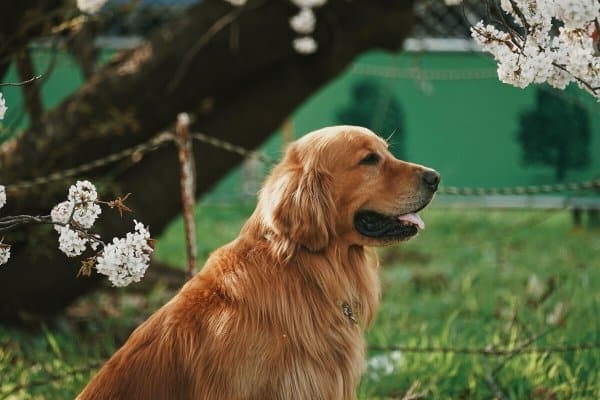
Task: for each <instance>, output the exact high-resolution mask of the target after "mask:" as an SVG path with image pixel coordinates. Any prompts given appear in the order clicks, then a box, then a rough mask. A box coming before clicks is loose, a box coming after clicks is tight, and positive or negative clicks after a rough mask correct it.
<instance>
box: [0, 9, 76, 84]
mask: <svg viewBox="0 0 600 400" xmlns="http://www.w3.org/2000/svg"><path fill="white" fill-rule="evenodd" d="M69 7H71V9H73V5H72V4H71V5H69V4H68V3H66V2H65V0H19V1H0V82H1V81H2V79H3V78H4V75H5V74H6V71H8V67H9V66H10V63H11V61H12V58H13V56H14V55H15V53H17V52H18V51H19V50H20V49H22V48H24V47H25V46H26V45H27V44H28V43H29V41H30V40H31V39H32V38H35V37H39V36H43V35H47V34H48V33H49V32H50V30H51V29H52V27H53V26H55V25H56V24H58V23H59V22H60V21H62V19H63V16H64V15H65V12H66V10H67V9H68V8H69Z"/></svg>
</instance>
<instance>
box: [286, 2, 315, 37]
mask: <svg viewBox="0 0 600 400" xmlns="http://www.w3.org/2000/svg"><path fill="white" fill-rule="evenodd" d="M315 20H316V19H315V13H314V12H313V10H311V9H310V8H303V9H301V10H300V12H298V14H296V15H294V16H293V17H292V18H290V26H291V27H292V29H293V30H294V31H295V32H296V33H300V34H302V35H308V34H309V33H313V31H314V30H315Z"/></svg>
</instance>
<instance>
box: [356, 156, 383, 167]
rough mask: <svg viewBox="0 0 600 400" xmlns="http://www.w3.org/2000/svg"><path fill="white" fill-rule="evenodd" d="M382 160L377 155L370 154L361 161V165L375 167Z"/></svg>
mask: <svg viewBox="0 0 600 400" xmlns="http://www.w3.org/2000/svg"><path fill="white" fill-rule="evenodd" d="M380 159H381V158H380V157H379V154H377V153H369V154H368V155H367V156H366V157H365V158H363V159H362V160H360V164H361V165H375V164H377V163H378V162H379V160H380Z"/></svg>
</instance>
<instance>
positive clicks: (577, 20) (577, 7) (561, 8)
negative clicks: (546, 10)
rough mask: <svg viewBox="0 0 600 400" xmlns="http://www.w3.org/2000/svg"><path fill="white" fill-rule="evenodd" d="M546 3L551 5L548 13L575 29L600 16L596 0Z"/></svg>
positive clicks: (598, 4)
mask: <svg viewBox="0 0 600 400" xmlns="http://www.w3.org/2000/svg"><path fill="white" fill-rule="evenodd" d="M547 3H550V4H551V5H552V6H553V9H552V10H551V11H550V13H551V14H552V15H553V16H554V17H555V18H556V19H558V20H561V21H562V22H563V23H564V24H565V25H564V26H565V28H568V29H577V28H578V27H581V26H583V25H584V24H586V23H587V22H590V21H593V20H594V19H596V18H598V17H600V3H599V2H598V1H596V0H560V1H552V2H547Z"/></svg>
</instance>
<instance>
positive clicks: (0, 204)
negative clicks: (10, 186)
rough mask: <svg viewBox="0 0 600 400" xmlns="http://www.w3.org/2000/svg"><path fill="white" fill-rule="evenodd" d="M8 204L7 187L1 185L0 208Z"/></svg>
mask: <svg viewBox="0 0 600 400" xmlns="http://www.w3.org/2000/svg"><path fill="white" fill-rule="evenodd" d="M5 204H6V188H5V187H4V186H3V185H0V208H2V207H4V205H5Z"/></svg>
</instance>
